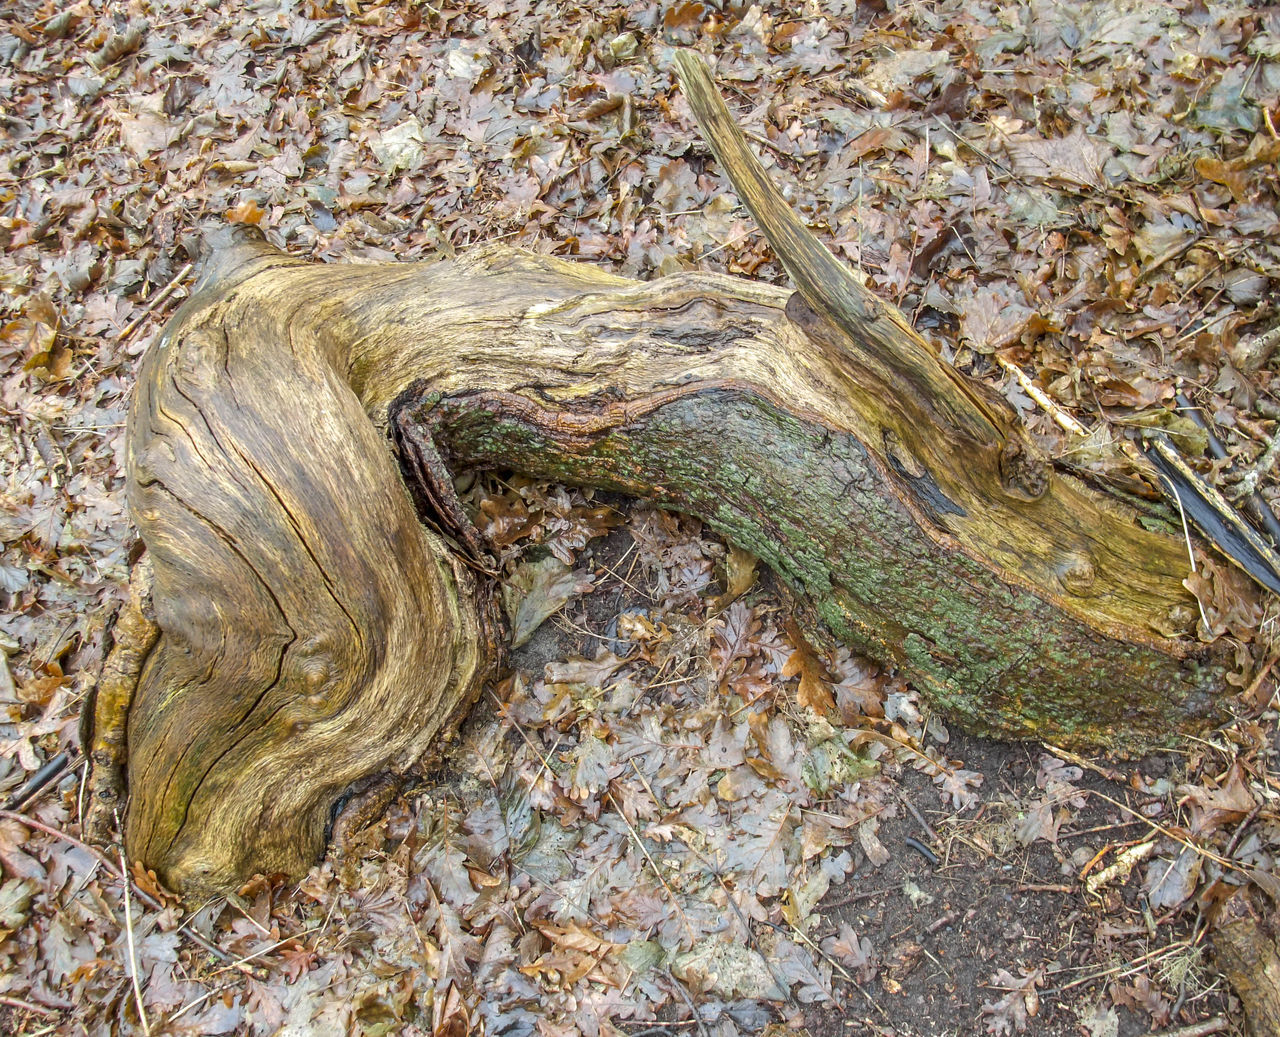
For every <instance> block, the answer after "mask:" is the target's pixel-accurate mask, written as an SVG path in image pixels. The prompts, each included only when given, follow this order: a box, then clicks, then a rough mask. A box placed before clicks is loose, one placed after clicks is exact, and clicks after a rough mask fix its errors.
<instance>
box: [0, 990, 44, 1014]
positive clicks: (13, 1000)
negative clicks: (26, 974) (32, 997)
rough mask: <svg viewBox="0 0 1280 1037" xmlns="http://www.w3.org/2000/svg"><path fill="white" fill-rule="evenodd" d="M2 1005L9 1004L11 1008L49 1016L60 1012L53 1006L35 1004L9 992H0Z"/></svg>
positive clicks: (0, 1003)
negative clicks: (12, 995) (11, 995)
mask: <svg viewBox="0 0 1280 1037" xmlns="http://www.w3.org/2000/svg"><path fill="white" fill-rule="evenodd" d="M0 1005H8V1006H9V1007H10V1008H16V1009H17V1010H18V1011H19V1012H30V1013H31V1014H32V1015H43V1016H46V1017H47V1016H51V1015H57V1014H58V1013H57V1012H56V1011H54V1010H53V1009H52V1008H45V1007H44V1005H33V1004H32V1003H31V1002H30V1001H23V1000H22V998H20V997H10V996H9V995H8V994H0Z"/></svg>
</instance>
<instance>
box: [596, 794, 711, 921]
mask: <svg viewBox="0 0 1280 1037" xmlns="http://www.w3.org/2000/svg"><path fill="white" fill-rule="evenodd" d="M605 794H606V795H607V796H608V797H609V799H610V801H611V802H612V803H613V805H614V807H616V808H617V811H618V816H619V817H620V818H622V823H623V824H624V825H626V826H627V831H628V832H630V833H631V838H632V839H634V840H635V841H636V846H638V847H640V852H641V853H642V854H644V859H645V860H647V861H648V862H649V867H651V868H652V869H653V873H654V874H655V875H656V876H658V881H659V882H661V883H662V888H663V889H665V890H666V891H667V896H668V897H670V898H671V906H672V907H674V908H675V909H676V914H678V915H679V916H680V921H681V922H682V923H683V925H684V931H685V932H687V933H688V934H689V941H690V945H692V944H695V943H697V942H698V935H697V933H695V932H694V931H693V926H691V925H690V924H689V918H688V916H687V915H686V914H685V913H684V908H682V907H681V906H680V900H679V898H678V897H677V896H676V894H675V891H674V890H673V889H672V888H671V887H670V886H669V885H667V879H666V876H665V875H663V874H662V870H661V869H660V868H659V867H658V862H657V861H655V860H654V859H653V857H651V856H650V855H649V848H648V847H647V846H645V844H644V843H643V842H641V840H640V833H638V832H637V831H636V830H635V829H634V828H633V827H632V825H631V822H630V821H629V820H628V819H627V814H626V811H624V810H623V809H622V805H621V804H620V803H619V802H618V801H617V800H616V799H614V796H613V790H612V789H610V790H609V791H608V792H607V793H605Z"/></svg>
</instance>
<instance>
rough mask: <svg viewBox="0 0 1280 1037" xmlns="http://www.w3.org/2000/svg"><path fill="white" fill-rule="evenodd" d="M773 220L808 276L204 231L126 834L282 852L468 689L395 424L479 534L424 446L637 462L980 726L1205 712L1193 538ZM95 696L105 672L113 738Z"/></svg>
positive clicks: (220, 869)
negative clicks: (308, 257) (322, 256)
mask: <svg viewBox="0 0 1280 1037" xmlns="http://www.w3.org/2000/svg"><path fill="white" fill-rule="evenodd" d="M685 74H686V77H687V79H692V80H696V75H695V76H693V77H691V76H690V75H689V71H688V69H687V68H686V69H685ZM703 86H705V84H703ZM696 89H697V88H695V91H696ZM702 92H703V94H705V90H703V91H702ZM695 107H696V108H698V109H701V110H700V111H699V114H700V116H701V117H703V118H713V119H715V118H719V117H718V116H714V113H712V114H711V115H708V113H707V111H706V109H707V103H706V98H705V96H702V97H701V98H700V99H699V100H698V101H697V102H696V103H695ZM722 121H723V120H722ZM722 129H723V127H721V128H720V129H717V130H715V131H713V133H712V135H711V136H712V140H713V142H716V143H717V148H718V150H722V151H723V152H724V154H725V156H726V157H727V159H728V160H729V161H730V163H731V164H730V166H729V171H730V172H731V173H732V174H735V182H737V184H738V187H739V189H740V190H744V189H743V180H744V177H745V174H744V173H743V168H742V167H743V162H744V161H745V160H743V159H742V158H741V155H736V153H735V152H733V151H732V150H731V149H732V145H731V144H728V145H727V144H726V143H725V139H724V133H723V132H722ZM743 150H744V151H745V148H744V149H743ZM747 154H748V155H749V153H747ZM734 156H736V157H734ZM754 175H755V174H753V176H754ZM746 181H747V182H748V186H749V188H750V189H749V190H744V194H745V195H746V196H747V197H748V199H749V200H750V201H751V204H752V206H753V208H759V209H761V211H762V212H770V211H771V208H770V207H771V206H774V205H775V204H776V202H775V200H772V199H771V198H770V197H769V196H768V193H767V191H766V192H764V193H761V189H759V183H760V182H764V181H761V180H760V177H759V176H756V179H755V180H754V181H753V180H751V179H750V177H746ZM750 184H755V185H756V186H754V187H751V186H750ZM753 194H754V195H755V197H753ZM762 223H764V224H765V226H766V229H768V228H769V227H770V225H771V224H772V225H774V229H773V232H772V236H774V238H775V240H774V244H775V247H778V248H779V249H780V250H781V251H782V254H783V256H784V259H785V261H786V263H787V266H788V269H790V270H792V271H793V273H796V272H797V271H798V273H797V274H796V276H797V280H798V281H800V283H801V284H802V285H803V290H802V293H801V294H799V295H792V294H791V293H789V292H787V291H785V290H782V289H778V288H774V287H771V286H768V285H760V284H754V283H751V282H747V281H743V280H739V279H735V278H731V277H727V276H722V275H715V274H699V273H692V274H683V275H678V276H675V277H670V278H664V279H662V280H659V281H656V282H652V283H649V284H641V283H637V282H634V281H630V280H627V279H624V278H619V277H614V276H612V275H610V274H607V273H604V272H602V271H599V270H596V269H594V268H591V267H587V266H583V265H579V264H573V263H567V262H563V261H561V260H557V259H553V258H549V257H543V256H534V255H531V254H528V253H524V252H519V251H515V250H511V249H505V248H493V247H489V248H481V249H477V250H476V251H474V252H472V253H470V254H468V255H467V256H465V257H464V258H461V259H459V260H457V261H454V262H441V263H435V264H387V265H374V266H368V265H361V266H345V265H334V266H314V265H310V264H306V263H303V262H300V261H298V260H294V259H291V258H289V257H287V256H285V255H283V254H281V253H279V252H277V251H275V250H273V249H271V248H269V247H268V246H266V245H264V244H263V243H261V242H260V241H252V240H241V241H239V242H238V243H229V244H225V245H224V247H222V248H221V249H220V250H219V251H217V252H216V253H215V255H214V256H213V257H212V259H211V260H210V262H209V263H208V264H207V265H206V270H205V273H204V277H203V280H202V285H203V287H202V290H201V291H200V292H198V293H197V295H196V296H195V297H193V299H192V300H190V301H189V302H188V303H187V305H186V306H184V307H183V309H182V311H181V312H180V313H179V314H178V315H177V316H176V317H175V318H174V320H173V321H172V322H171V324H170V326H169V328H168V329H167V330H166V331H165V333H164V335H163V336H162V339H161V340H160V342H159V343H158V344H157V345H156V347H155V348H154V349H153V351H152V353H151V354H150V355H149V356H148V358H147V360H146V362H145V364H144V366H143V369H142V372H141V376H140V384H139V390H138V393H137V396H136V398H135V401H134V407H133V411H132V414H131V417H130V424H129V430H128V443H129V451H130V456H129V466H128V494H129V504H130V508H131V511H132V514H133V516H134V518H135V521H136V522H137V525H138V528H139V532H140V534H141V536H142V538H143V540H144V541H145V542H146V544H147V547H148V551H149V555H150V558H151V565H152V567H153V569H154V588H153V595H152V606H151V614H152V615H153V616H154V622H155V627H156V629H157V630H158V636H156V637H155V643H154V647H152V648H151V649H150V650H149V652H148V653H146V654H145V663H144V664H142V665H141V666H140V667H139V665H138V663H139V659H140V657H141V654H142V653H140V652H138V650H137V648H136V646H135V647H134V648H133V649H132V650H133V651H134V655H133V656H129V657H128V658H124V659H122V661H121V662H120V664H119V665H118V666H116V669H115V670H114V671H113V672H117V671H118V672H120V673H129V672H138V671H140V673H139V677H138V683H137V689H136V691H135V693H134V695H133V700H132V705H131V707H130V708H129V713H128V718H127V726H128V766H127V783H128V791H129V802H128V811H127V821H126V832H125V834H126V839H127V844H128V849H129V852H130V854H131V855H132V856H134V857H137V858H141V859H142V860H144V861H145V862H146V863H147V864H148V865H149V866H151V867H154V868H156V869H157V871H158V872H159V874H160V875H161V877H162V878H164V879H165V881H167V882H169V883H170V884H171V885H174V886H177V887H179V888H182V889H184V890H188V891H194V890H207V889H225V888H228V887H230V886H233V885H235V884H236V882H238V881H239V880H241V879H243V878H245V877H247V876H248V875H250V874H251V873H252V872H254V871H272V870H279V871H285V872H289V873H297V872H299V871H301V870H303V869H304V868H305V867H306V866H307V865H308V864H309V863H310V862H311V861H312V860H313V859H314V858H315V857H316V856H317V854H318V853H319V852H320V850H321V848H322V846H323V841H324V833H325V827H326V824H327V822H328V820H329V817H330V811H331V807H332V805H333V804H334V803H335V801H337V800H338V799H339V797H340V796H341V795H342V793H343V791H344V790H346V789H347V788H349V787H351V786H352V785H353V784H356V783H358V782H360V781H361V780H363V779H365V778H367V777H368V776H370V775H373V774H376V773H378V772H380V771H383V770H399V769H403V768H404V767H406V766H408V765H409V764H410V763H412V762H413V761H414V760H415V759H417V758H419V757H420V756H422V755H423V754H424V753H426V752H427V751H428V750H429V749H430V748H431V747H432V746H433V745H435V744H436V743H437V741H438V739H439V737H440V736H441V733H442V732H443V731H447V730H448V727H449V724H450V722H451V718H456V716H457V715H458V714H459V711H460V710H462V709H464V708H465V707H466V705H467V704H468V703H469V702H470V701H471V698H472V696H473V695H474V694H475V692H476V690H477V688H478V687H479V686H480V682H481V681H482V679H483V676H484V667H485V664H486V661H491V660H492V659H493V658H494V657H495V653H496V647H495V646H494V644H493V643H492V638H491V637H490V636H489V635H487V634H486V630H487V627H486V625H485V620H484V617H485V615H486V614H487V609H486V605H485V601H484V595H483V594H482V593H480V588H478V587H477V585H476V584H475V582H474V581H473V579H472V576H471V574H470V570H469V569H468V567H467V565H466V564H464V562H463V561H461V560H460V556H459V555H458V554H457V553H455V552H453V551H451V550H450V549H449V548H448V547H447V545H446V543H445V542H444V541H442V540H441V538H440V537H439V536H437V535H436V534H435V533H433V532H430V531H428V530H427V529H425V528H423V526H421V525H420V524H419V522H418V521H417V517H416V516H415V513H414V508H413V505H412V503H411V502H410V499H409V496H408V495H407V493H406V491H405V486H404V484H403V483H402V481H401V477H400V475H399V473H398V471H397V469H396V466H395V464H394V462H393V460H392V458H391V454H390V451H389V449H388V444H387V441H386V438H385V436H386V433H387V432H388V431H390V430H391V428H392V426H394V427H395V428H396V429H398V430H399V431H400V432H401V434H402V441H403V442H405V443H406V444H407V445H410V446H412V450H413V454H414V456H415V457H416V458H417V462H421V464H418V463H417V462H415V466H414V467H413V470H414V471H419V472H423V473H425V474H426V475H427V476H428V478H429V482H430V486H429V487H428V490H429V492H427V493H426V494H425V495H424V498H425V499H427V500H430V501H433V502H434V506H435V507H436V508H437V509H439V510H441V511H443V513H444V514H443V521H442V523H441V524H442V525H443V526H444V527H445V528H446V529H450V530H454V531H456V532H458V533H459V539H460V540H461V541H463V542H464V545H465V546H466V547H467V548H468V549H469V550H470V551H471V552H472V553H478V552H479V551H480V550H482V548H483V545H481V544H478V543H476V542H475V541H474V539H470V540H469V539H468V537H469V534H468V533H467V531H466V530H465V528H464V529H459V528H458V527H459V522H460V515H459V512H458V510H457V508H456V502H453V501H451V500H449V499H448V496H449V489H448V480H447V479H442V478H440V476H439V473H438V472H437V471H435V469H436V467H437V466H438V463H439V461H440V460H443V461H444V462H446V463H451V464H454V465H477V464H478V465H494V466H504V467H511V468H518V469H521V470H524V471H526V472H529V473H531V474H535V475H544V476H550V477H554V478H558V479H563V480H566V481H572V482H577V483H581V484H585V485H594V486H601V487H607V488H610V489H615V490H620V491H623V492H628V493H633V494H638V495H642V496H646V497H650V498H653V499H655V500H657V501H659V502H661V503H662V504H663V505H664V506H667V507H671V508H678V509H682V510H685V511H688V512H692V513H694V514H697V515H699V516H701V517H702V518H704V519H705V520H706V521H707V522H708V523H709V524H710V525H711V526H712V527H713V528H715V529H717V530H718V531H720V532H721V533H723V534H724V535H725V536H726V537H727V538H728V539H730V540H731V541H733V542H735V543H737V544H739V545H740V546H742V547H744V548H746V549H747V550H750V551H752V552H753V553H755V554H756V555H758V556H759V557H761V558H762V559H763V560H764V561H765V562H767V563H768V564H769V565H771V566H772V567H773V568H774V569H775V570H776V571H777V572H778V573H779V574H780V576H781V577H782V578H783V579H784V580H786V581H787V583H788V584H789V585H790V586H791V587H792V588H793V589H794V590H795V591H796V592H797V593H798V594H799V595H801V596H802V597H803V598H804V599H806V600H807V602H808V603H809V604H810V605H811V606H812V607H813V609H814V610H815V611H816V613H817V614H818V615H819V616H820V617H821V618H822V620H823V621H824V622H825V624H826V626H827V627H828V628H829V629H830V631H831V632H832V633H834V635H835V636H837V637H839V638H841V639H843V640H844V641H846V642H848V643H849V644H851V645H853V646H854V647H857V648H858V649H860V650H863V651H866V652H869V653H871V654H873V655H875V656H876V657H877V658H879V659H881V660H882V661H885V662H887V663H891V664H895V665H898V666H900V667H902V668H903V669H904V670H905V671H906V672H907V673H908V674H909V675H910V676H911V678H912V679H913V680H915V681H916V682H917V684H918V685H919V686H920V688H921V689H922V690H923V691H924V692H925V693H926V694H928V695H929V696H930V697H931V698H932V699H933V701H934V702H935V703H936V704H937V705H938V706H939V707H941V708H942V709H944V710H946V711H947V712H948V713H949V714H950V715H952V716H953V717H955V718H956V719H958V720H959V721H960V722H962V723H963V724H965V725H966V726H967V727H969V728H970V729H972V730H975V731H980V732H982V733H987V734H997V735H1003V736H1010V737H1043V738H1051V739H1053V740H1055V741H1057V742H1060V743H1064V744H1070V745H1076V746H1080V745H1116V744H1136V743H1143V742H1145V743H1149V742H1152V741H1156V740H1165V739H1167V738H1169V737H1170V736H1171V735H1172V734H1173V733H1175V732H1178V731H1186V730H1193V729H1197V728H1200V727H1203V726H1205V725H1206V724H1207V723H1210V722H1212V721H1213V720H1215V719H1217V718H1218V717H1220V716H1221V715H1222V714H1223V712H1224V710H1225V708H1226V705H1227V697H1226V695H1225V693H1224V688H1225V685H1224V677H1225V675H1226V673H1227V672H1228V669H1229V667H1230V665H1231V664H1232V656H1231V652H1230V650H1229V648H1228V646H1227V645H1225V644H1223V645H1216V644H1215V645H1203V644H1201V643H1199V642H1198V641H1197V640H1196V639H1195V637H1194V635H1193V629H1194V626H1193V625H1194V622H1195V617H1196V610H1195V604H1194V600H1193V599H1192V598H1191V596H1190V595H1189V593H1188V592H1187V591H1186V590H1185V589H1184V588H1183V586H1182V579H1183V578H1184V576H1185V575H1186V573H1187V568H1188V567H1187V560H1186V553H1185V545H1184V544H1183V543H1182V541H1181V540H1180V539H1179V538H1177V537H1174V536H1171V535H1167V534H1164V533H1160V532H1153V531H1150V530H1147V529H1144V528H1143V527H1142V526H1141V525H1140V524H1139V522H1138V521H1137V516H1136V515H1135V514H1133V513H1132V512H1131V511H1129V510H1128V509H1127V508H1126V507H1124V506H1123V505H1122V504H1119V503H1116V502H1112V501H1108V500H1106V499H1104V498H1103V497H1102V496H1100V495H1099V494H1097V493H1095V492H1093V491H1091V490H1089V489H1087V488H1086V487H1084V486H1083V485H1082V484H1080V483H1079V482H1077V481H1075V480H1073V479H1071V478H1070V477H1067V476H1065V475H1063V474H1061V473H1058V472H1056V471H1055V470H1054V469H1053V467H1052V466H1051V465H1049V464H1048V463H1047V462H1046V461H1045V460H1044V459H1043V458H1041V457H1039V456H1038V455H1037V454H1036V452H1035V450H1034V448H1033V447H1032V445H1031V444H1030V443H1029V442H1028V441H1027V440H1026V437H1025V436H1024V435H1023V433H1022V432H1021V430H1020V429H1019V428H1018V427H1017V424H1016V421H1015V420H1014V417H1013V414H1012V412H1011V411H1010V409H1009V408H1008V407H1007V405H1005V404H1004V403H1003V401H1001V400H1000V399H999V398H998V397H996V396H994V395H993V394H991V393H989V392H988V391H987V390H985V389H984V388H983V387H982V386H980V385H979V384H977V383H974V382H970V381H968V380H967V379H965V378H963V377H962V376H961V375H959V374H958V373H956V372H955V371H954V370H953V369H951V368H950V367H949V366H948V365H946V364H945V363H943V362H941V361H940V360H939V359H938V358H936V357H935V356H934V355H933V353H932V351H931V350H930V349H929V348H928V346H927V345H926V344H925V343H924V342H923V340H921V339H919V337H918V336H916V335H915V334H914V332H911V331H910V329H909V328H908V327H907V324H906V321H905V319H904V318H903V317H902V316H901V314H899V313H897V311H896V310H894V309H893V308H892V307H890V306H888V305H887V304H883V303H880V302H878V301H875V300H869V299H868V298H867V297H866V296H865V292H864V291H863V290H862V289H861V287H860V286H856V282H853V281H851V280H850V282H849V283H850V284H853V285H854V286H855V287H854V288H850V287H849V285H848V284H844V282H843V281H842V282H841V283H842V284H843V285H844V286H843V288H842V289H841V291H840V293H838V295H839V299H837V300H836V301H834V302H833V301H830V300H828V299H826V297H825V296H823V295H822V289H823V283H824V277H825V276H826V275H825V274H823V273H822V271H823V270H826V269H828V268H829V265H828V264H825V261H811V258H810V259H806V258H805V256H806V255H809V253H811V252H812V248H813V246H815V245H816V242H810V241H809V240H808V238H806V237H805V235H807V234H808V232H807V231H805V230H804V228H803V227H802V225H800V224H799V223H798V221H794V220H791V221H788V220H787V219H786V218H784V217H778V216H777V215H776V214H774V215H771V216H768V217H767V219H766V218H764V217H762ZM778 227H782V228H783V231H784V232H783V233H782V234H781V237H779V236H778V233H779V232H778ZM797 228H798V229H797ZM810 237H811V236H810ZM797 242H798V243H799V244H795V243H797ZM817 247H818V248H820V246H817ZM798 253H803V254H798ZM833 262H834V261H833ZM815 270H816V271H817V273H814V271H815ZM841 299H842V300H843V301H840V300H841ZM860 308H861V309H860ZM433 473H434V474H433ZM463 525H464V526H465V523H463ZM481 586H483V585H481ZM123 650H124V649H122V651H123ZM120 697H121V696H120V695H118V694H116V693H115V692H113V693H112V694H111V695H108V696H107V697H106V700H107V701H108V702H115V703H117V704H118V703H119V700H120ZM119 722H120V718H119V716H118V710H117V715H116V716H114V717H113V716H112V715H111V709H110V708H109V707H107V706H104V707H103V710H102V716H101V718H100V725H99V726H100V727H102V728H103V729H104V730H106V731H107V732H108V733H107V734H106V735H101V736H99V739H100V741H101V744H102V746H103V747H104V751H107V753H108V756H110V750H111V747H112V746H113V745H115V744H116V743H115V742H114V741H112V736H111V735H110V730H111V728H112V725H113V724H118V723H119ZM95 744H98V743H97V742H95ZM108 762H109V761H108ZM108 784H109V783H108Z"/></svg>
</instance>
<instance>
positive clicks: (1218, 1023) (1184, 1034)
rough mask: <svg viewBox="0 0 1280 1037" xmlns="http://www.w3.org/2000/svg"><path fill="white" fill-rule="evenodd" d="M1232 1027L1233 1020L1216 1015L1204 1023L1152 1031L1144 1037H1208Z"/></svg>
mask: <svg viewBox="0 0 1280 1037" xmlns="http://www.w3.org/2000/svg"><path fill="white" fill-rule="evenodd" d="M1230 1025H1231V1020H1230V1019H1228V1018H1227V1017H1226V1016H1225V1015H1215V1016H1214V1017H1213V1018H1212V1019H1206V1020H1205V1021H1204V1022H1202V1023H1191V1024H1190V1025H1189V1026H1179V1027H1178V1028H1177V1029H1176V1030H1151V1031H1149V1032H1147V1033H1146V1034H1144V1035H1143V1037H1208V1035H1209V1034H1211V1033H1221V1032H1222V1031H1223V1030H1225V1029H1227V1028H1228V1027H1229V1026H1230Z"/></svg>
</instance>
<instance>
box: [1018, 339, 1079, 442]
mask: <svg viewBox="0 0 1280 1037" xmlns="http://www.w3.org/2000/svg"><path fill="white" fill-rule="evenodd" d="M996 363H997V364H999V365H1000V367H1001V368H1002V369H1003V370H1004V371H1005V372H1006V373H1008V374H1011V375H1013V378H1014V381H1016V382H1017V383H1018V385H1019V386H1021V387H1022V391H1023V392H1025V393H1026V394H1027V395H1028V396H1030V397H1031V398H1032V399H1033V400H1035V401H1036V403H1038V404H1040V406H1041V407H1043V408H1044V410H1045V412H1046V413H1047V414H1048V415H1049V417H1051V418H1052V419H1053V420H1054V421H1056V422H1057V423H1058V424H1059V425H1060V426H1061V427H1062V428H1063V429H1065V430H1066V431H1068V432H1070V433H1071V434H1072V435H1076V436H1087V435H1088V434H1089V430H1088V429H1087V428H1085V427H1084V426H1083V425H1081V424H1080V422H1078V421H1076V419H1075V418H1073V417H1072V416H1071V415H1070V414H1068V413H1067V412H1066V411H1065V410H1063V409H1062V408H1061V407H1060V406H1059V405H1058V404H1057V403H1055V402H1054V401H1053V400H1052V399H1051V398H1050V397H1049V394H1048V393H1046V392H1045V391H1044V390H1043V389H1041V388H1040V386H1038V385H1036V383H1035V382H1033V381H1032V380H1031V379H1030V378H1028V377H1027V375H1026V373H1025V372H1024V371H1023V370H1022V368H1020V367H1018V366H1017V364H1012V363H1010V362H1009V361H1008V360H1006V359H1005V358H1004V357H1002V356H1001V355H1000V354H999V353H997V354H996Z"/></svg>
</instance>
